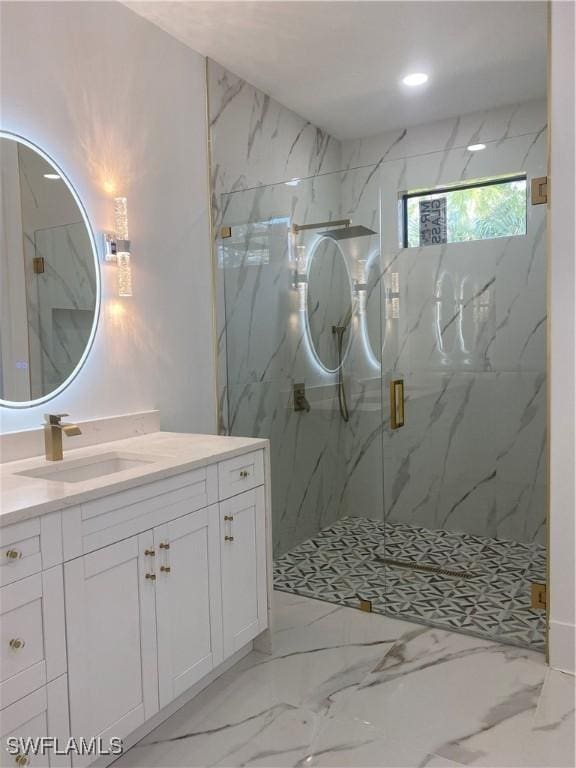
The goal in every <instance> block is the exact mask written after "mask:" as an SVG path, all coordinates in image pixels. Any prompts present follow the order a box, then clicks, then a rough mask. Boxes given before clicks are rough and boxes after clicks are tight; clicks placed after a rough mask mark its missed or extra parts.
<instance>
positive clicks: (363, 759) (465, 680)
mask: <svg viewBox="0 0 576 768" xmlns="http://www.w3.org/2000/svg"><path fill="white" fill-rule="evenodd" d="M273 647H274V652H273V654H272V656H269V657H266V656H262V655H260V654H252V655H251V656H249V657H246V659H245V660H243V662H241V664H240V665H238V666H237V667H235V668H233V669H231V670H229V671H228V672H227V673H225V674H224V675H223V676H222V677H221V678H219V679H218V680H217V681H215V682H214V683H212V684H211V685H210V686H209V687H208V688H207V689H206V690H205V691H203V692H202V693H201V694H200V695H199V696H198V697H196V698H195V699H194V700H193V701H191V702H189V704H187V705H186V706H185V707H183V708H182V709H180V710H179V711H178V712H176V713H175V714H174V715H172V717H170V718H169V719H168V720H167V721H166V722H164V723H163V724H162V725H160V726H159V727H158V728H156V729H155V730H154V731H153V732H152V733H150V734H149V735H148V736H146V737H145V738H144V739H143V740H142V741H141V742H140V743H139V744H138V745H136V746H135V747H134V748H132V749H131V750H130V751H129V752H128V753H127V754H126V755H124V756H123V757H121V758H120V759H119V761H118V766H119V768H128V766H138V767H139V768H142V767H143V766H150V768H156V766H159V765H161V766H173V767H174V768H179V767H180V766H181V767H182V768H185V767H190V766H212V765H219V766H230V767H232V766H234V767H236V768H238V766H250V765H252V766H268V767H271V766H286V768H288V766H346V768H353V767H355V766H357V767H360V766H364V768H366V767H367V766H374V767H375V768H376V767H377V768H387V767H388V766H390V767H392V766H394V768H416V766H445V767H446V768H448V767H449V766H458V765H482V766H486V767H488V766H490V767H491V768H493V767H494V766H508V767H509V768H512V767H518V768H521V767H522V766H533V768H536V766H538V767H539V768H553V767H554V768H571V766H573V765H574V678H573V677H571V676H569V675H562V673H558V672H553V671H550V670H548V671H547V670H546V666H545V664H544V661H543V658H542V656H541V654H537V653H531V652H530V651H526V650H523V649H518V648H510V647H506V646H502V645H498V644H496V643H492V642H489V641H485V640H478V639H476V638H470V637H464V636H462V635H456V634H453V633H450V632H445V631H441V630H431V629H426V628H425V627H421V626H416V625H413V624H409V623H407V622H400V621H395V620H394V619H390V618H388V617H383V616H378V615H376V614H362V613H359V612H358V611H353V610H351V609H348V608H340V607H335V606H333V605H330V604H326V603H320V602H317V601H315V600H310V599H307V598H300V597H295V596H293V595H281V594H278V593H276V594H275V596H274V643H273ZM463 692H465V695H464V694H463Z"/></svg>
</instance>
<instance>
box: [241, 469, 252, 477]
mask: <svg viewBox="0 0 576 768" xmlns="http://www.w3.org/2000/svg"><path fill="white" fill-rule="evenodd" d="M249 475H250V472H248V470H247V469H241V470H240V477H241V478H242V479H245V478H247V477H249Z"/></svg>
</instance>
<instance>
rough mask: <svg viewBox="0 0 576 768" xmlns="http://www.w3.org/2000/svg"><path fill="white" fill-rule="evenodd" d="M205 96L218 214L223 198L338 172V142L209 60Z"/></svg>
mask: <svg viewBox="0 0 576 768" xmlns="http://www.w3.org/2000/svg"><path fill="white" fill-rule="evenodd" d="M208 93H209V105H210V106H209V109H210V115H209V121H210V137H211V143H212V175H213V178H212V194H213V204H214V203H215V204H216V208H217V211H218V210H219V197H220V195H222V194H225V193H228V192H232V191H236V190H239V189H249V188H252V187H256V186H262V185H266V184H274V183H277V182H280V181H286V180H288V179H292V178H302V177H308V176H315V175H317V174H319V173H326V172H329V171H336V170H339V169H340V168H341V165H342V163H341V159H340V142H339V141H338V140H337V139H335V138H334V137H332V136H330V134H328V133H327V132H326V131H323V130H322V129H321V128H318V127H317V126H315V125H312V123H310V122H308V121H307V120H305V119H304V118H302V117H300V115H297V114H296V113H295V112H292V110H290V109H287V108H286V107H284V106H283V105H282V104H280V103H279V102H277V101H275V100H274V99H272V98H270V96H268V95H267V94H265V93H263V92H262V91H260V90H259V89H258V88H255V87H254V86H252V85H250V83H248V82H246V81H245V80H243V79H242V78H240V77H238V76H237V75H234V74H233V73H232V72H229V71H228V70H226V69H225V68H224V67H222V66H221V65H220V64H218V63H217V62H215V61H212V60H211V59H209V60H208ZM220 218H221V217H220V216H219V215H217V216H216V220H219V219H220Z"/></svg>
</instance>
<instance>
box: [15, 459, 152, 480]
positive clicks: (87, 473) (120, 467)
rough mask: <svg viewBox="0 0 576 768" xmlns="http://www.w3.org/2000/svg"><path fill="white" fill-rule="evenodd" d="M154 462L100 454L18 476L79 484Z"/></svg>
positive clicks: (40, 468) (27, 471)
mask: <svg viewBox="0 0 576 768" xmlns="http://www.w3.org/2000/svg"><path fill="white" fill-rule="evenodd" d="M155 461H157V459H144V458H142V457H140V456H134V455H132V454H127V453H101V454H99V455H98V456H88V457H86V458H84V459H75V460H72V461H66V460H64V461H63V462H62V463H60V462H58V463H57V464H51V465H49V466H46V465H43V466H41V467H38V468H35V469H27V470H26V471H25V472H19V473H18V474H19V475H23V476H25V477H37V478H41V479H43V480H53V481H55V482H58V483H81V482H84V481H85V480H94V478H96V477H103V476H105V475H113V474H115V473H116V472H124V470H126V469H134V468H136V467H139V466H144V465H146V464H153V463H154V462H155Z"/></svg>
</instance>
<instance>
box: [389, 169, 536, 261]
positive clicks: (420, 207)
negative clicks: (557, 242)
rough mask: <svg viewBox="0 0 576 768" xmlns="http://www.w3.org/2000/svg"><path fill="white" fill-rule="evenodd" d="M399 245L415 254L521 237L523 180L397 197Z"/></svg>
mask: <svg viewBox="0 0 576 768" xmlns="http://www.w3.org/2000/svg"><path fill="white" fill-rule="evenodd" d="M402 230H403V231H402V245H403V246H404V248H417V247H419V246H423V245H436V244H438V243H461V242H465V241H467V240H489V239H491V238H493V237H510V236H512V235H525V234H526V176H514V177H510V176H509V177H507V178H500V179H485V180H482V181H476V182H471V183H469V184H466V185H460V186H451V187H444V188H443V189H433V190H420V191H415V192H407V193H406V194H405V195H403V196H402Z"/></svg>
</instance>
